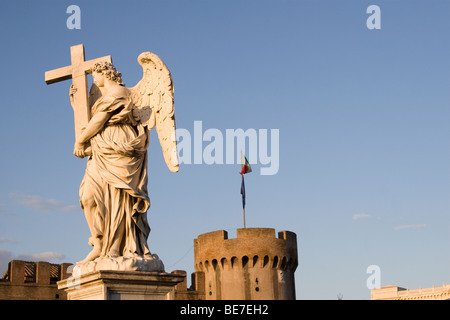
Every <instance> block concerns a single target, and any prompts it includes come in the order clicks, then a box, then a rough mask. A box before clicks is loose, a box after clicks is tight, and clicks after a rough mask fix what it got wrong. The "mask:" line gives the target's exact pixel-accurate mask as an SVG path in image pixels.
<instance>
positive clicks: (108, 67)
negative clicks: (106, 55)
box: [91, 62, 125, 86]
mask: <svg viewBox="0 0 450 320" xmlns="http://www.w3.org/2000/svg"><path fill="white" fill-rule="evenodd" d="M91 72H97V73H101V74H103V75H104V76H105V77H106V78H108V79H109V80H112V81H114V82H116V83H118V84H120V85H122V86H123V85H125V84H124V83H123V82H122V73H120V72H119V71H117V69H116V67H114V65H113V64H112V63H109V62H97V63H96V64H94V66H93V67H92V68H91Z"/></svg>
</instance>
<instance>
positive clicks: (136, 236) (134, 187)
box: [46, 45, 179, 273]
mask: <svg viewBox="0 0 450 320" xmlns="http://www.w3.org/2000/svg"><path fill="white" fill-rule="evenodd" d="M81 46H82V45H81ZM72 48H74V47H72ZM80 50H81V49H80ZM75 51H76V50H74V51H72V65H71V66H69V67H70V68H69V69H67V68H68V67H64V68H66V69H65V70H63V69H64V68H60V69H56V70H53V71H50V72H48V73H46V81H47V83H53V82H56V81H61V80H66V79H68V78H72V79H73V84H72V86H71V87H70V91H69V95H70V101H71V104H72V107H73V109H74V112H75V118H77V114H78V115H83V116H84V115H85V114H86V113H87V117H86V116H85V119H84V120H83V119H81V120H80V119H75V124H77V123H78V131H77V128H76V132H75V133H76V134H75V137H76V141H75V145H74V151H73V153H74V155H75V156H77V157H79V158H84V157H88V160H87V166H86V172H85V175H84V177H83V180H82V182H81V186H80V192H79V194H80V204H81V207H82V209H83V211H84V213H85V217H86V220H87V224H88V226H89V230H90V234H91V236H90V238H89V244H90V245H91V246H93V249H92V251H91V252H89V253H88V255H87V256H86V257H85V258H84V259H83V260H82V261H80V262H78V263H77V267H76V269H77V271H78V272H81V273H84V272H89V271H95V270H105V269H108V270H142V271H159V272H162V271H164V266H163V264H162V261H161V260H160V259H159V258H158V256H157V255H156V254H151V252H150V250H149V247H148V244H147V238H148V236H149V233H150V227H149V223H148V220H147V210H148V209H149V207H150V199H149V195H148V191H147V182H148V168H147V157H148V152H147V149H148V145H149V130H152V129H153V128H155V127H156V131H157V134H158V138H159V142H160V144H161V147H162V151H163V155H164V159H165V162H166V164H167V166H168V168H169V170H170V171H172V172H177V171H178V169H179V165H178V157H177V146H176V138H175V118H174V100H173V83H172V77H171V74H170V72H169V70H168V68H167V67H166V65H165V64H164V63H163V62H162V60H161V59H160V58H159V57H158V56H157V55H155V54H153V53H151V52H144V53H142V54H140V55H139V57H138V62H139V64H140V65H141V66H142V68H143V77H142V79H141V80H140V81H139V83H138V84H137V85H136V86H134V87H131V88H127V87H125V85H124V83H123V82H122V75H121V73H120V72H119V71H117V70H116V68H115V67H114V65H113V64H112V62H111V59H110V57H109V56H108V57H104V58H99V59H94V60H91V61H90V62H89V61H84V48H83V52H82V55H83V57H82V59H78V60H81V61H82V62H79V63H77V64H74V63H73V61H74V57H73V53H74V52H75ZM79 52H81V51H79ZM75 60H76V59H75ZM52 72H53V73H52ZM76 73H78V76H77V77H80V76H84V77H87V74H89V73H92V77H93V84H92V86H91V89H90V91H89V94H87V87H86V86H85V84H84V83H81V87H78V86H77V83H76V82H75V81H74V80H75V78H76V76H74V74H76ZM86 96H87V97H86ZM77 102H78V103H77ZM80 110H81V111H80ZM85 110H87V111H88V112H85ZM77 111H78V113H77ZM83 116H78V117H79V118H82V117H83ZM77 121H78V122H77ZM76 126H77V125H76Z"/></svg>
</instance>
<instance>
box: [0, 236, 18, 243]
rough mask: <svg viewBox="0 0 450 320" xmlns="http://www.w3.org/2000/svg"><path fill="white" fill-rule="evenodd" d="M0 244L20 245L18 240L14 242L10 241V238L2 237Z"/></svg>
mask: <svg viewBox="0 0 450 320" xmlns="http://www.w3.org/2000/svg"><path fill="white" fill-rule="evenodd" d="M0 243H18V241H17V240H13V239H8V238H4V237H1V238H0Z"/></svg>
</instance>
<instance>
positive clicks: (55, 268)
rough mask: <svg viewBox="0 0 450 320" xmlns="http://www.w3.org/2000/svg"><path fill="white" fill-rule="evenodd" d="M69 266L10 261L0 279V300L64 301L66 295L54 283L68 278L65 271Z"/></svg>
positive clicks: (68, 274) (67, 264)
mask: <svg viewBox="0 0 450 320" xmlns="http://www.w3.org/2000/svg"><path fill="white" fill-rule="evenodd" d="M71 265H72V264H70V263H62V264H51V263H49V262H44V261H39V262H31V261H22V260H12V261H10V262H9V264H8V270H7V271H6V273H5V274H4V276H3V277H2V278H1V279H0V300H11V299H13V300H16V299H18V300H22V299H31V300H42V299H43V300H54V299H63V300H64V299H65V298H66V294H65V292H64V291H61V290H58V288H57V287H56V282H57V281H59V280H62V279H66V278H68V277H69V276H70V273H68V272H67V269H68V267H69V266H71Z"/></svg>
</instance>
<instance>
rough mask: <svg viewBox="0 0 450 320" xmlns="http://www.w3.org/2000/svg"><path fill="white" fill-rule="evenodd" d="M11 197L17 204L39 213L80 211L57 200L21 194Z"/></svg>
mask: <svg viewBox="0 0 450 320" xmlns="http://www.w3.org/2000/svg"><path fill="white" fill-rule="evenodd" d="M9 197H10V198H11V199H13V200H14V201H15V202H16V203H18V204H20V205H22V206H26V207H29V208H33V209H35V210H38V211H44V212H53V211H60V212H68V211H76V210H80V206H76V205H68V204H66V203H65V202H64V201H60V200H57V199H44V198H42V197H41V196H36V195H28V194H20V193H10V194H9Z"/></svg>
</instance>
